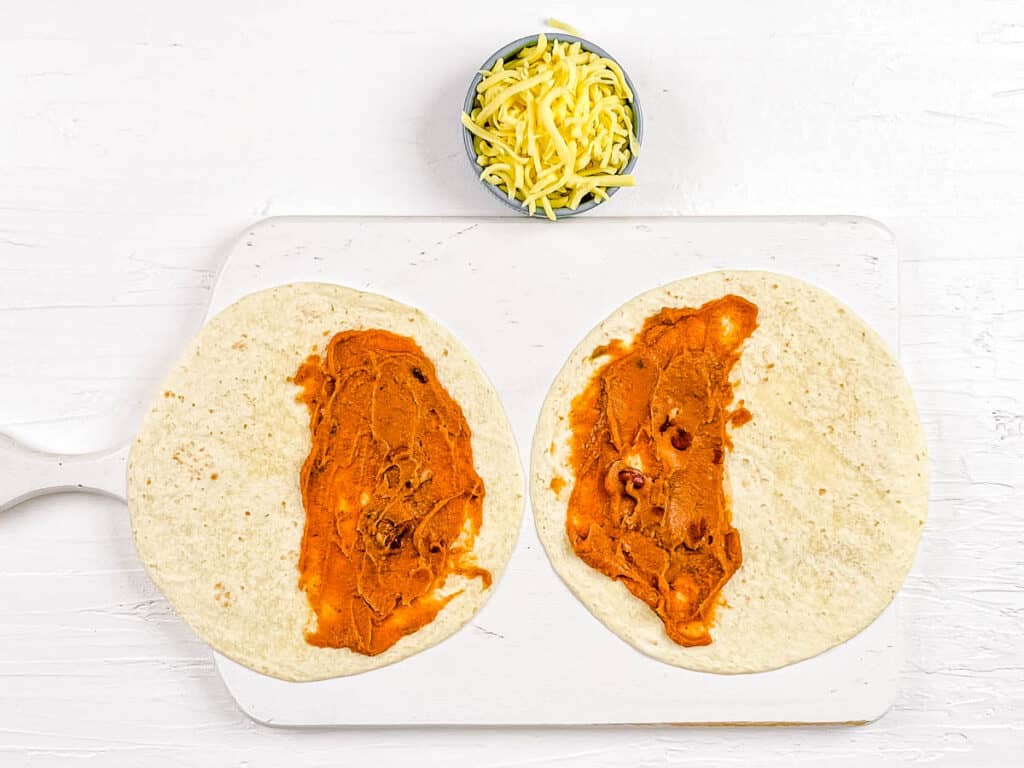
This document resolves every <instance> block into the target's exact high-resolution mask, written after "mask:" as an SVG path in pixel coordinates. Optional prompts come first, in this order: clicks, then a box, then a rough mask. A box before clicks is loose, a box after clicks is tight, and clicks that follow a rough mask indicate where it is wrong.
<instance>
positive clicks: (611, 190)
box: [462, 32, 644, 220]
mask: <svg viewBox="0 0 1024 768" xmlns="http://www.w3.org/2000/svg"><path fill="white" fill-rule="evenodd" d="M544 35H545V37H547V39H548V40H558V41H560V42H567V43H579V44H580V48H582V49H583V50H584V51H587V52H589V53H596V54H597V55H598V56H601V57H603V58H606V59H610V60H612V61H614V62H615V63H616V64H618V65H619V69H621V70H622V78H623V79H624V80H625V81H626V85H628V86H629V90H630V91H631V92H632V94H633V101H632V102H631V103H630V107H631V108H632V110H633V133H634V134H635V135H636V144H637V147H640V146H641V144H642V143H643V133H644V114H643V111H642V110H641V109H640V98H639V97H638V96H637V92H636V86H635V85H633V81H632V80H630V79H629V73H627V72H626V70H625V69H624V68H623V67H622V65H621V64H619V62H618V60H617V59H616V58H615V57H614V56H612V55H611V54H610V53H608V51H606V50H605V49H604V48H601V47H600V46H598V45H594V44H593V43H592V42H590V41H589V40H584V39H583V38H582V37H576V35H567V34H565V33H563V32H545V33H544ZM537 37H538V35H530V36H529V37H521V38H519V39H518V40H515V41H513V42H511V43H509V44H508V45H505V46H502V47H501V48H499V49H498V50H496V51H495V52H494V53H492V54H491V55H490V56H489V57H488V58H487V61H485V62H484V63H483V64H481V65H480V66H479V67H478V68H477V73H476V77H474V78H473V80H472V81H471V82H470V84H469V90H468V91H466V101H465V102H464V103H463V105H462V110H463V111H464V112H465V113H466V114H467V115H468V114H471V113H472V112H473V108H474V107H475V106H476V95H477V94H476V89H477V86H478V85H480V83H481V82H482V81H483V79H484V77H483V75H482V74H480V73H481V72H482V71H488V70H491V69H493V68H494V65H495V64H497V62H498V59H504V60H505V61H509V60H511V59H513V58H515V56H516V55H517V54H518V53H519V52H520V51H521V50H522V49H523V48H526V47H528V46H531V45H535V44H536V43H537ZM462 143H463V145H464V146H465V147H466V157H468V158H469V164H470V166H471V167H472V169H473V172H474V173H475V174H476V177H477V180H478V181H479V182H480V184H482V185H483V186H484V188H486V189H487V191H488V192H490V193H491V194H492V195H494V197H496V198H497V199H498V200H500V201H501V202H502V203H504V204H505V205H507V206H508V207H509V208H512V209H513V210H515V211H518V212H519V213H521V214H524V215H527V216H529V215H530V212H529V211H528V210H527V209H526V208H524V207H523V206H522V204H521V203H520V201H519V200H516V199H515V198H513V199H512V200H509V198H508V194H507V193H506V192H504V191H503V190H502V189H501V188H500V187H496V186H495V185H494V184H491V183H490V182H487V181H484V180H483V179H482V178H480V177H481V175H482V174H483V172H484V168H483V166H482V165H480V164H479V163H478V162H477V161H476V150H475V149H474V148H473V134H472V133H470V132H469V130H468V129H466V127H465V126H463V128H462ZM638 154H639V153H637V154H634V155H633V156H632V157H630V158H629V162H628V163H626V167H625V168H623V169H622V171H621V172H620V173H622V174H624V175H627V174H630V173H632V172H633V166H635V165H636V161H637V155H638ZM605 191H606V193H607V194H608V197H609V199H610V198H611V196H612V195H614V194H615V193H616V192H618V191H619V187H608V188H607V189H606V190H605ZM604 202H605V201H604V200H600V199H598V198H595V197H594V196H593V195H588V196H587V197H586V198H584V200H583V202H581V203H580V204H579V205H578V206H577V207H576V209H575V210H573V209H571V208H555V209H554V214H555V218H557V219H564V218H566V217H568V216H575V215H576V214H579V213H586V212H587V211H590V210H593V209H594V208H596V207H597V206H599V205H601V204H602V203H604ZM538 218H544V219H545V220H546V217H544V216H538Z"/></svg>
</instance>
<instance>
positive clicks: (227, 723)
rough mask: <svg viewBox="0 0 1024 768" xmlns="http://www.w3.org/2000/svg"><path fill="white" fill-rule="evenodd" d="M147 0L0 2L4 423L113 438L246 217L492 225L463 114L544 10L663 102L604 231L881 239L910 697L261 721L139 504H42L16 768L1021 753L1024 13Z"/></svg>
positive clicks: (10, 721)
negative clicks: (507, 720) (910, 404)
mask: <svg viewBox="0 0 1024 768" xmlns="http://www.w3.org/2000/svg"><path fill="white" fill-rule="evenodd" d="M141 5H142V4H135V3H127V2H124V3H120V2H118V3H115V2H107V3H102V2H101V3H90V4H85V3H79V2H75V1H74V0H66V1H65V2H57V1H54V0H35V1H34V2H32V3H19V4H15V3H8V4H5V8H4V11H3V14H2V16H3V21H2V24H0V103H2V104H3V118H2V119H0V351H2V352H3V355H4V365H3V367H2V368H0V428H3V429H4V430H6V431H12V432H15V433H16V434H18V435H20V436H21V437H23V438H24V439H26V440H29V441H32V442H34V443H36V444H39V445H43V446H45V447H48V448H52V449H60V450H86V449H93V448H102V447H104V446H105V445H107V444H111V443H113V442H115V441H118V440H121V439H124V438H125V437H126V436H127V435H128V434H129V433H130V432H132V431H133V429H134V427H135V425H136V423H137V420H138V418H139V416H140V413H141V409H142V405H143V403H144V401H145V400H146V399H147V397H148V395H149V393H150V392H151V391H152V390H153V389H154V387H155V386H156V382H157V380H158V378H159V377H160V375H161V374H162V372H163V371H164V370H165V369H166V367H167V365H168V363H169V362H170V360H171V359H172V358H173V356H174V355H175V353H176V351H177V349H178V347H179V345H180V344H181V342H182V338H183V336H184V335H186V334H189V333H191V332H192V331H194V330H195V329H196V326H197V323H198V320H199V317H200V315H201V314H202V311H201V307H202V305H203V304H204V303H205V300H206V296H207V295H208V292H209V290H210V286H211V281H212V279H213V275H214V271H213V270H214V267H215V264H216V260H217V255H218V251H219V249H220V247H221V246H222V245H223V244H224V243H225V242H226V241H228V240H229V239H230V238H232V237H233V236H234V235H235V234H237V232H238V231H239V230H241V229H242V228H243V227H244V226H246V225H247V224H249V223H251V222H252V221H254V220H256V219H259V218H262V217H264V216H266V215H273V214H299V213H303V214H313V213H323V214H333V213H348V214H370V215H373V214H403V215H443V214H445V215H483V214H500V213H501V212H502V209H501V207H500V206H498V204H497V203H495V202H494V201H493V200H492V199H491V198H490V197H489V196H487V195H485V194H482V193H481V192H480V190H478V189H477V188H476V187H475V183H474V181H473V179H472V178H471V176H470V174H469V172H468V170H467V169H466V166H465V159H464V158H463V157H462V147H461V141H460V137H459V134H458V130H457V116H458V109H459V105H460V104H461V100H462V95H463V91H464V88H465V87H466V84H467V81H468V78H469V76H470V73H471V72H472V70H473V68H474V67H475V66H476V65H477V64H478V63H479V62H480V61H482V60H483V59H484V58H485V57H486V56H487V54H489V53H490V52H491V51H492V50H493V49H494V48H497V47H498V46H499V45H500V44H502V43H503V42H505V41H507V40H511V39H513V38H515V37H518V36H520V35H522V34H527V33H529V32H530V31H534V30H537V29H539V28H540V21H541V19H543V18H544V17H545V16H547V15H555V16H558V17H560V18H564V19H566V20H568V21H570V22H572V23H573V24H575V25H576V26H578V27H579V28H580V29H581V31H582V32H583V34H584V36H586V37H589V38H590V39H593V40H594V41H595V42H598V43H599V44H601V45H602V46H604V47H606V48H608V49H609V50H610V51H611V52H612V53H613V54H614V55H616V56H617V57H618V58H619V59H620V60H621V61H622V63H623V64H624V65H625V66H626V67H627V68H628V70H629V72H630V74H631V76H632V78H633V79H634V81H635V82H636V85H637V88H638V91H639V94H640V97H641V99H642V101H643V105H644V109H645V113H646V116H647V126H646V128H647V130H646V141H645V146H644V153H643V156H642V159H641V162H640V164H639V165H638V168H637V173H638V175H639V179H640V186H639V187H637V188H636V189H634V190H627V191H624V192H622V193H621V194H619V195H618V196H617V197H616V198H615V200H614V202H613V205H611V206H609V208H608V212H609V213H612V212H613V213H615V214H616V215H661V214H701V215H720V214H826V213H853V214H861V215H867V216H873V217H875V218H878V219H881V220H882V221H884V222H886V223H887V224H888V225H889V226H890V227H891V228H892V229H893V230H894V232H895V234H896V237H897V239H898V242H899V244H900V248H901V251H902V255H903V260H904V263H903V267H902V271H901V280H902V350H901V351H902V354H903V356H904V359H905V361H906V365H907V369H908V374H909V376H910V378H911V380H912V382H913V384H914V386H915V390H916V393H917V397H918V403H919V405H920V408H921V413H922V417H923V419H924V423H925V426H926V429H927V431H928V436H929V442H930V449H931V455H932V472H933V489H932V506H931V517H930V518H929V522H928V526H927V529H926V534H925V539H924V543H923V547H922V551H921V554H920V556H919V558H918V561H917V564H916V566H915V568H914V571H913V573H912V575H911V577H910V580H909V582H908V584H907V586H906V588H905V592H904V598H905V599H904V602H903V610H904V617H905V624H906V633H907V636H906V647H907V660H906V663H905V667H904V670H903V681H902V694H901V696H900V698H899V700H898V703H897V705H896V706H895V708H894V710H893V711H892V712H890V713H889V714H888V715H887V716H886V717H884V718H883V719H882V720H880V721H879V722H877V723H875V724H873V725H870V726H867V727H864V728H857V729H810V728H806V729H784V730H783V729H776V730H773V729H762V728H758V729H721V728H718V729H704V730H702V729H671V728H664V729H662V728H645V729H629V728H618V729H578V730H561V729H519V730H512V731H503V730H498V729H493V730H492V729H477V730H470V731H459V730H455V729H442V730H406V731H398V732H391V731H380V730H369V731H359V730H341V731H337V730H333V731H328V730H324V731H312V732H293V731H284V730H275V729H268V728H265V727H262V726H258V725H255V724H253V723H252V722H250V721H249V720H247V719H246V718H245V717H244V716H243V715H241V714H240V713H239V712H238V710H237V709H236V708H235V706H234V704H233V703H232V701H231V699H230V697H229V696H228V695H227V693H226V691H225V690H224V688H223V687H222V685H221V683H220V682H219V680H218V678H217V677H216V676H215V674H214V671H213V668H212V663H211V659H210V654H209V652H208V651H207V649H206V648H205V646H203V645H202V644H201V643H200V642H199V641H197V640H195V639H194V638H193V637H192V636H191V635H190V633H189V632H188V631H187V630H186V629H185V628H184V627H183V626H182V625H181V624H180V623H179V622H178V621H177V620H176V619H175V618H174V616H173V615H172V614H171V612H170V610H169V609H168V607H167V604H166V603H165V602H164V600H163V599H162V598H161V597H160V596H159V595H158V593H157V592H156V590H155V589H154V587H153V586H152V585H151V584H150V583H149V582H148V580H147V579H146V577H145V575H144V574H143V572H142V570H141V567H140V566H139V564H138V561H137V559H136V556H135V552H134V549H133V546H132V543H131V540H130V533H129V529H128V523H127V517H126V514H125V510H124V508H123V506H121V505H119V504H117V503H115V502H112V501H107V500H103V499H98V498H90V497H83V496H63V497H50V498H47V499H41V500H36V501H31V502H28V503H25V504H23V505H21V506H20V507H18V508H16V509H14V510H11V511H9V512H6V513H4V515H3V517H2V518H0V765H3V766H5V768H6V766H23V765H31V766H36V765H62V766H64V765H70V766H76V765H83V766H84V765H89V764H102V765H113V766H136V765H145V766H185V765H216V766H223V765H230V766H264V765H265V766H278V765H287V764H296V765H299V764H301V765H303V766H328V765H331V766H334V765H344V764H351V765H362V764H370V763H372V764H377V765H382V766H387V765H402V764H406V763H413V764H418V765H423V766H432V765H444V766H449V765H458V764H463V765H471V766H494V767H495V768H498V767H501V768H505V767H511V766H519V765H524V766H531V768H532V767H533V766H542V765H549V764H552V765H553V764H558V765H567V766H586V767H587V768H590V767H591V766H606V765H615V764H620V763H621V764H629V765H645V766H655V765H661V764H669V763H671V764H682V765H709V764H714V763H721V764H725V765H744V764H750V763H774V764H778V765H794V764H801V765H803V764H806V765H819V764H824V762H825V761H826V760H828V761H829V763H830V764H836V765H850V766H854V765H856V766H859V765H861V764H862V763H863V762H864V761H865V760H868V759H878V760H881V761H883V762H886V763H899V762H936V761H938V762H939V763H942V764H956V765H964V766H971V765H977V764H982V763H983V762H985V761H989V762H991V763H994V764H1000V763H1008V762H1010V761H1011V760H1013V759H1014V758H1015V757H1019V756H1020V754H1021V753H1022V752H1024V642H1022V639H1021V638H1022V636H1024V566H1022V563H1024V512H1022V511H1021V495H1022V492H1024V4H1022V3H1021V2H1019V0H1004V1H1003V2H996V1H989V2H975V3H966V2H953V0H907V1H906V2H902V3H898V4H897V3H883V2H881V1H880V0H876V1H874V2H864V1H863V0H849V1H843V0H820V1H819V2H817V3H809V2H798V1H797V0H776V2H774V3H770V4H769V3H762V4H758V3H746V2H739V1H736V2H732V1H729V2H717V3H675V2H661V3H644V4H640V3H632V4H628V5H627V6H623V5H622V4H621V3H610V2H588V3H569V2H562V1H560V0H550V1H549V2H547V3H532V2H527V3H524V4H522V5H521V6H520V7H519V8H517V9H515V10H503V11H501V12H498V11H495V10H491V9H488V8H484V7H482V6H481V5H480V4H479V3H468V2H465V3H461V2H460V3H445V4H444V6H445V7H444V8H438V7H429V8H428V5H427V4H423V3H419V2H392V3H389V4H387V5H385V4H366V3H360V4H356V3H341V2H327V1H326V0H321V1H319V2H306V3H302V4H298V3H292V4H283V3H271V2H266V3H262V2H254V1H253V0H247V2H230V3H229V2H222V3H218V4H216V7H215V6H214V4H211V3H209V2H205V3H199V2H178V3H165V4H159V5H154V4H147V5H148V6H149V7H147V8H145V9H143V8H142V7H141ZM285 5H287V6H288V8H287V10H285V9H284V7H285ZM435 5H441V4H435ZM0 471H3V468H2V467H0ZM460 761H461V762H460Z"/></svg>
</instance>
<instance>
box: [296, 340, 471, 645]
mask: <svg viewBox="0 0 1024 768" xmlns="http://www.w3.org/2000/svg"><path fill="white" fill-rule="evenodd" d="M294 380H295V383H296V384H298V385H299V386H300V387H302V392H301V394H300V395H299V400H300V401H301V402H304V403H305V404H306V406H307V407H308V409H309V432H310V437H311V443H312V444H311V446H310V451H309V455H308V457H307V458H306V461H305V463H304V464H303V466H302V471H301V474H300V484H301V489H302V503H303V506H304V507H305V511H306V526H305V529H304V531H303V535H302V548H301V551H300V554H299V574H300V576H299V587H300V588H301V589H302V590H304V591H305V593H306V597H307V599H308V601H309V605H310V608H311V609H312V611H313V613H314V614H315V618H316V621H315V626H310V627H309V628H307V630H306V633H305V637H306V642H308V643H309V644H310V645H314V646H320V647H330V648H343V647H344V648H350V649H352V650H353V651H356V652H358V653H362V654H366V655H369V656H374V655H376V654H379V653H382V652H383V651H385V650H387V649H388V648H390V647H391V646H393V645H394V644H395V643H396V642H398V641H399V640H400V639H401V638H402V637H403V636H405V635H408V634H410V633H412V632H415V631H416V630H418V629H420V628H421V627H423V626H425V625H426V624H428V623H430V622H431V621H433V619H434V618H435V617H436V616H437V614H438V612H439V611H440V610H441V609H442V608H443V607H444V606H445V605H446V604H447V603H448V602H449V601H450V600H451V599H452V598H453V597H455V595H456V594H458V593H454V594H451V593H449V594H444V593H443V591H442V587H443V586H444V584H445V581H446V579H447V578H448V576H451V575H453V574H457V575H461V576H465V577H467V578H476V577H478V578H480V579H481V580H482V582H483V584H484V586H485V587H489V586H490V584H491V574H490V573H489V572H488V571H486V570H484V569H483V568H479V567H477V566H476V565H475V562H474V560H473V557H472V548H473V542H474V538H475V536H476V535H477V533H478V532H479V530H480V525H481V522H482V514H483V499H484V484H483V481H482V480H481V479H480V476H479V475H478V474H477V473H476V470H475V469H474V467H473V451H472V447H471V445H470V429H469V425H468V424H467V423H466V419H465V417H464V416H463V413H462V409H461V408H460V407H459V404H458V403H457V402H455V400H453V399H452V397H451V396H450V395H449V394H448V392H447V391H446V390H445V388H444V387H443V386H442V385H441V383H440V382H439V381H438V378H437V373H436V371H435V370H434V365H433V363H432V362H431V361H430V359H429V358H428V357H427V356H426V355H425V354H424V353H423V350H421V349H420V348H419V346H418V345H417V344H416V342H415V341H413V340H412V339H410V338H408V337H406V336H399V335H397V334H394V333H390V332H388V331H383V330H365V331H346V332H343V333H339V334H337V335H335V336H334V337H333V338H332V339H331V340H330V342H329V343H328V345H327V350H326V352H325V354H324V356H323V357H320V356H319V355H311V356H310V357H309V358H308V359H307V360H306V361H305V362H304V363H302V365H301V366H300V367H299V370H298V372H297V373H296V374H295V378H294Z"/></svg>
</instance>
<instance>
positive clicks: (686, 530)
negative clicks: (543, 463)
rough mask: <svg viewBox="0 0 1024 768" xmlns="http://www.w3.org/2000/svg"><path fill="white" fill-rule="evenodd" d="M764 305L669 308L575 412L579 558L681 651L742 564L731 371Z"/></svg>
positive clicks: (742, 416)
mask: <svg viewBox="0 0 1024 768" xmlns="http://www.w3.org/2000/svg"><path fill="white" fill-rule="evenodd" d="M756 327H757V307H756V306H755V305H753V304H751V303H750V302H749V301H747V300H745V299H743V298H740V297H739V296H733V295H727V296H724V297H722V298H720V299H717V300H715V301H710V302H708V303H707V304H704V305H703V306H702V307H700V308H699V309H668V308H666V309H662V310H661V311H660V312H658V313H657V314H656V315H654V316H652V317H649V318H648V319H647V320H646V321H645V322H644V325H643V328H642V329H641V331H640V332H639V333H638V334H637V335H636V337H635V338H634V339H633V340H632V343H631V344H629V345H625V344H623V343H622V342H620V341H617V340H616V341H613V342H612V343H611V344H610V345H608V346H607V347H599V348H598V349H596V350H595V351H594V356H595V358H596V357H598V356H601V355H606V356H608V357H609V358H610V360H609V361H608V362H607V363H605V364H604V365H603V366H602V367H601V368H600V369H599V370H598V371H597V373H595V375H594V377H593V378H592V379H591V381H590V383H589V385H588V386H587V388H586V389H585V390H584V391H583V392H582V393H581V394H580V395H579V396H577V397H576V399H575V400H574V401H573V403H572V408H571V412H570V425H571V428H572V444H571V448H572V450H571V455H570V461H571V465H572V469H573V471H574V473H575V477H576V481H575V484H574V486H573V489H572V494H571V496H570V499H569V506H568V512H567V515H566V522H565V528H566V533H567V534H568V537H569V541H570V543H571V544H572V547H573V549H574V550H575V552H576V554H577V555H578V556H579V557H580V558H581V559H582V560H583V561H584V562H586V563H587V564H588V565H590V566H591V567H593V568H596V569H597V570H599V571H601V572H602V573H604V574H605V575H606V576H609V577H610V578H613V579H617V580H618V581H620V582H622V583H623V584H624V585H625V586H626V588H627V589H628V590H629V591H630V592H632V593H633V594H634V595H635V596H636V597H638V598H640V599H641V600H643V601H644V602H645V603H646V604H647V605H648V606H650V608H651V609H652V610H653V611H654V612H655V613H657V615H658V616H659V617H660V618H661V620H662V621H663V622H664V624H665V630H666V632H667V634H668V636H669V637H670V638H671V639H672V640H673V641H675V642H676V643H678V644H679V645H683V646H695V645H707V644H709V643H710V642H711V633H710V628H711V625H712V620H713V613H714V609H715V606H716V604H717V603H718V601H719V593H720V591H721V589H722V587H723V586H724V585H725V583H726V582H727V581H728V580H729V579H730V578H731V577H732V575H733V574H734V573H735V572H736V569H737V568H739V567H740V565H741V563H742V562H743V554H742V550H741V548H740V535H739V532H738V531H737V530H736V529H735V528H733V527H732V521H731V514H730V510H729V506H728V502H727V496H726V492H725V488H724V484H723V482H724V463H723V459H724V456H725V452H726V451H727V450H729V449H731V448H732V443H731V441H730V439H729V435H728V434H727V431H726V427H727V425H729V424H730V423H731V424H732V425H734V426H739V425H741V424H744V423H746V422H747V421H749V420H750V418H751V416H750V413H749V412H748V411H747V410H746V409H745V408H744V407H743V402H742V401H740V402H739V403H738V404H737V407H736V408H734V409H731V410H730V406H731V404H732V402H733V386H732V383H731V382H730V380H729V373H730V371H731V370H732V368H733V365H734V364H735V363H736V361H737V360H738V359H739V356H740V348H741V347H742V345H743V343H744V341H745V340H746V339H747V338H748V337H749V336H750V334H751V333H753V331H754V329H755V328H756Z"/></svg>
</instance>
